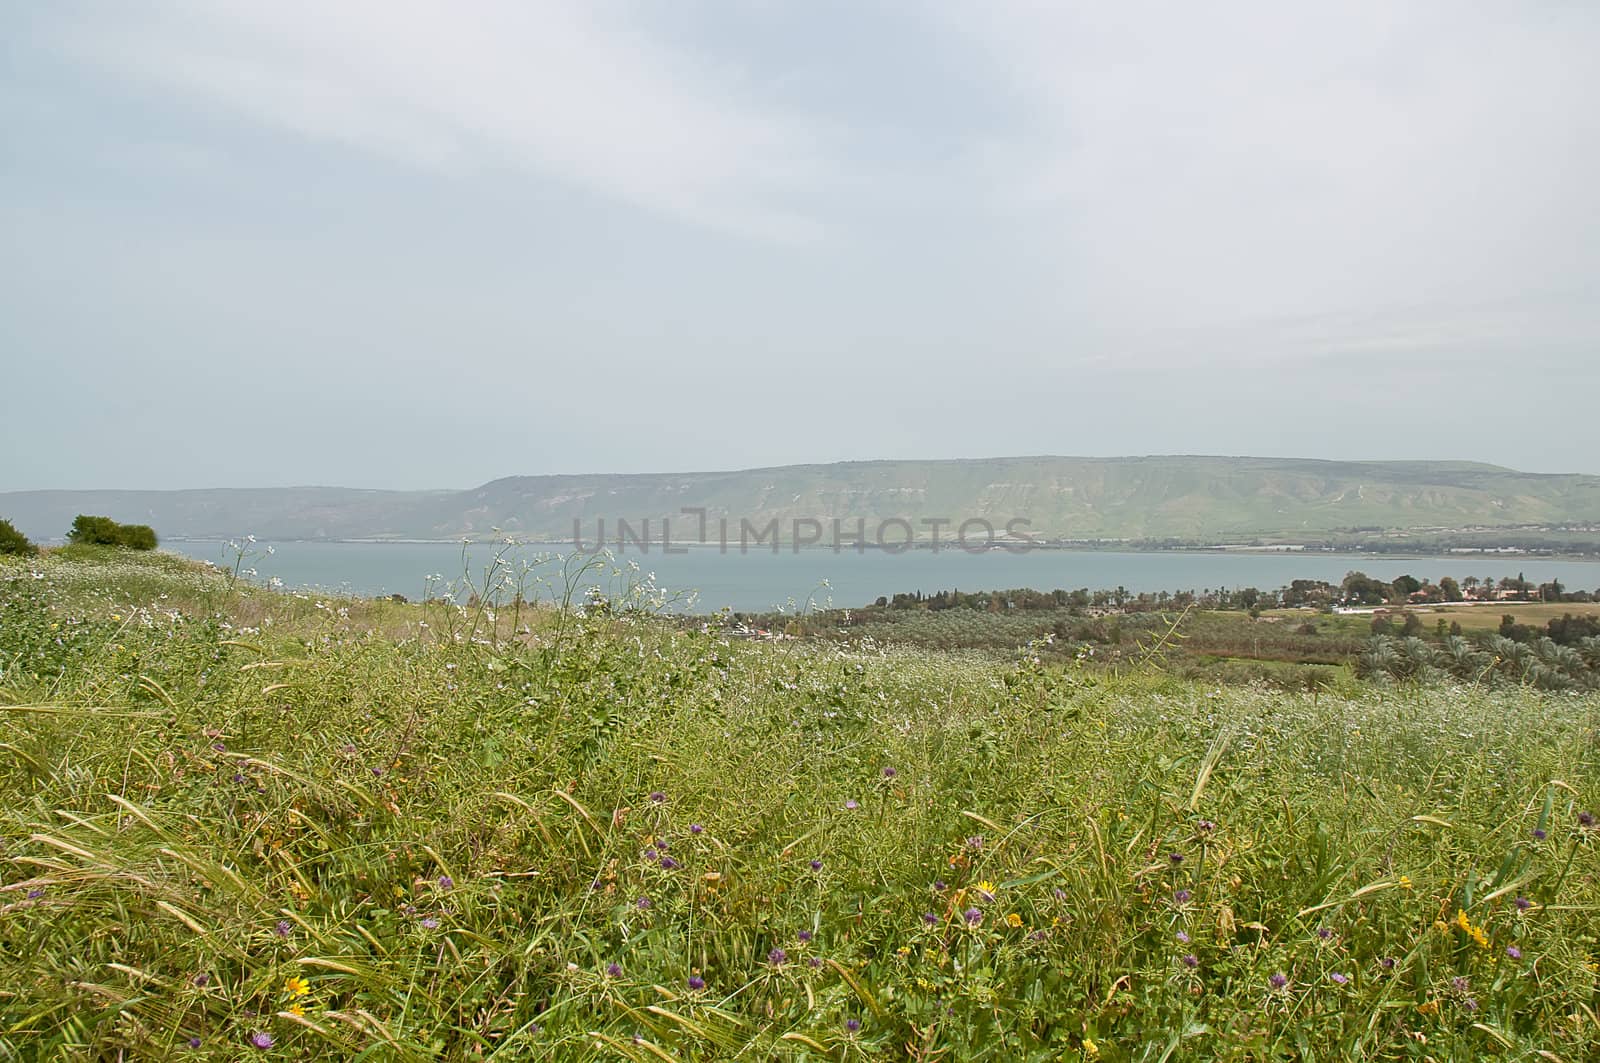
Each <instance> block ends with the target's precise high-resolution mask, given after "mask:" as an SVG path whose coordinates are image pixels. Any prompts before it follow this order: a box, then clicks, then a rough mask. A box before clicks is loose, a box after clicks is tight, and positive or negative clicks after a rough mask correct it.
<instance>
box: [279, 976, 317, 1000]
mask: <svg viewBox="0 0 1600 1063" xmlns="http://www.w3.org/2000/svg"><path fill="white" fill-rule="evenodd" d="M283 991H284V992H285V993H288V994H289V995H290V996H291V997H303V996H305V995H306V994H307V993H309V992H311V983H309V982H307V981H306V980H305V979H304V978H301V977H299V976H298V975H297V976H295V977H293V978H290V979H289V980H288V981H286V982H284V983H283Z"/></svg>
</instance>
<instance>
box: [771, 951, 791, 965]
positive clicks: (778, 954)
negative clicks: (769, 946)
mask: <svg viewBox="0 0 1600 1063" xmlns="http://www.w3.org/2000/svg"><path fill="white" fill-rule="evenodd" d="M767 962H768V963H770V964H772V966H774V967H782V966H783V965H784V964H785V963H788V962H789V954H788V953H787V952H784V951H783V950H782V949H773V950H772V951H771V952H769V953H767Z"/></svg>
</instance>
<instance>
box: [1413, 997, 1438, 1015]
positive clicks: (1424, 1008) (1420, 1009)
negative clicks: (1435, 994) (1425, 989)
mask: <svg viewBox="0 0 1600 1063" xmlns="http://www.w3.org/2000/svg"><path fill="white" fill-rule="evenodd" d="M1438 1010H1439V1002H1438V1001H1437V1000H1428V1001H1424V1002H1423V1003H1421V1004H1418V1005H1417V1014H1419V1015H1432V1014H1433V1013H1434V1012H1436V1011H1438Z"/></svg>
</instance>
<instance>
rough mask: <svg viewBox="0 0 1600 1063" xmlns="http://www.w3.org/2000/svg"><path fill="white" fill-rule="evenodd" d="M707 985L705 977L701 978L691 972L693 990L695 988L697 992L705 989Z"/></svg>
mask: <svg viewBox="0 0 1600 1063" xmlns="http://www.w3.org/2000/svg"><path fill="white" fill-rule="evenodd" d="M705 987H706V980H705V979H704V978H701V977H700V976H699V975H697V974H691V975H690V976H689V988H690V989H692V990H694V991H695V992H697V993H698V992H699V991H700V990H702V989H704V988H705Z"/></svg>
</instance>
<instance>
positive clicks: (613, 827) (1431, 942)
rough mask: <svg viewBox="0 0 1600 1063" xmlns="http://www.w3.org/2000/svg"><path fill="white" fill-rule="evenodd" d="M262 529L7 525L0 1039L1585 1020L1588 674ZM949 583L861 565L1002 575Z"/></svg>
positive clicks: (1005, 1045) (788, 1048)
mask: <svg viewBox="0 0 1600 1063" xmlns="http://www.w3.org/2000/svg"><path fill="white" fill-rule="evenodd" d="M244 565H245V560H244V558H243V557H242V556H241V558H240V561H239V564H238V565H236V566H234V567H233V568H232V569H231V570H230V569H225V568H218V567H214V566H213V567H207V566H205V565H202V564H199V563H196V562H192V561H189V560H186V559H183V558H179V557H176V556H174V555H170V554H164V553H161V552H159V551H155V552H149V553H138V552H134V551H130V550H126V549H116V548H111V547H86V546H74V547H68V548H63V549H59V550H48V551H46V552H44V553H43V554H42V555H40V556H38V557H18V558H10V557H7V558H0V720H3V721H4V724H5V731H4V739H3V741H4V747H5V750H6V756H4V757H3V758H0V1055H9V1056H16V1057H18V1058H36V1057H45V1056H54V1055H58V1054H68V1055H83V1056H89V1057H93V1058H118V1057H125V1058H134V1057H139V1058H152V1057H160V1058H165V1057H169V1056H179V1057H182V1058H198V1059H237V1058H244V1057H247V1056H248V1057H250V1058H263V1059H272V1058H283V1059H289V1058H306V1057H312V1056H316V1057H328V1058H335V1057H338V1058H351V1057H355V1056H358V1055H362V1054H365V1055H367V1056H369V1057H373V1058H394V1059H419V1060H420V1059H438V1060H469V1059H485V1058H499V1059H506V1060H512V1059H526V1058H559V1059H579V1060H581V1059H596V1060H598V1059H610V1058H626V1059H636V1060H649V1059H662V1058H674V1059H686V1060H717V1059H731V1058H761V1059H782V1060H824V1059H826V1060H840V1061H844V1060H849V1061H864V1060H870V1059H875V1058H898V1057H900V1056H903V1055H906V1054H908V1053H911V1054H920V1055H922V1056H924V1057H926V1058H946V1059H952V1060H954V1059H961V1060H996V1061H998V1060H1013V1059H1040V1060H1043V1059H1050V1060H1056V1059H1068V1060H1078V1061H1090V1060H1093V1061H1107V1063H1133V1061H1146V1060H1154V1059H1158V1058H1161V1057H1163V1056H1165V1057H1166V1058H1184V1059H1196V1060H1211V1059H1231V1060H1237V1059H1243V1058H1250V1059H1272V1058H1300V1059H1309V1058H1327V1059H1336V1058H1337V1059H1351V1058H1418V1059H1421V1058H1422V1053H1423V1052H1426V1054H1428V1055H1430V1056H1431V1057H1432V1058H1436V1059H1467V1058H1486V1057H1488V1056H1491V1055H1494V1056H1501V1057H1503V1058H1545V1059H1554V1060H1569V1061H1576V1060H1579V1059H1588V1058H1594V1057H1595V1055H1596V1053H1597V1052H1600V1019H1597V1018H1596V1015H1595V1012H1594V1000H1595V994H1596V992H1597V985H1600V945H1597V942H1596V940H1595V937H1594V927H1595V925H1596V918H1597V915H1600V828H1597V825H1596V819H1595V813H1596V811H1597V810H1600V788H1597V787H1600V772H1597V771H1596V770H1595V769H1596V762H1597V761H1596V758H1597V756H1600V752H1597V747H1596V739H1595V736H1596V734H1597V733H1600V693H1596V692H1595V691H1593V690H1588V691H1584V690H1580V689H1568V690H1559V691H1558V690H1548V689H1541V688H1536V687H1535V686H1533V685H1529V684H1522V683H1515V684H1513V683H1509V682H1508V683H1499V682H1490V681H1489V680H1488V678H1487V677H1485V676H1474V677H1470V678H1467V679H1462V678H1458V677H1455V676H1454V675H1450V674H1443V675H1441V676H1433V677H1427V676H1423V675H1421V674H1420V673H1411V674H1409V675H1401V676H1394V677H1390V678H1387V679H1384V680H1383V681H1381V682H1367V681H1364V680H1357V679H1355V678H1354V676H1353V675H1350V676H1347V677H1346V679H1345V680H1344V681H1341V682H1340V683H1338V684H1335V685H1332V686H1321V687H1314V688H1308V689H1302V690H1289V689H1284V688H1279V687H1273V686H1271V685H1264V684H1260V683H1249V684H1228V685H1217V684H1214V683H1211V682H1207V681H1203V680H1196V679H1190V678H1185V677H1183V676H1182V675H1180V674H1177V673H1176V672H1175V671H1173V670H1171V669H1169V668H1165V667H1163V666H1162V663H1161V656H1162V654H1163V653H1164V652H1165V649H1166V648H1169V647H1171V646H1173V645H1175V644H1177V643H1179V642H1181V641H1182V640H1181V639H1179V638H1178V636H1179V635H1184V634H1187V635H1189V636H1190V638H1191V640H1192V639H1193V638H1196V637H1198V636H1197V635H1196V633H1195V631H1194V629H1193V628H1192V627H1191V626H1190V625H1191V624H1192V623H1193V622H1194V621H1196V620H1199V619H1203V618H1204V617H1207V616H1214V615H1219V614H1217V613H1214V612H1209V611H1202V610H1198V609H1195V608H1192V607H1191V608H1190V609H1189V610H1188V613H1187V617H1186V618H1185V619H1184V621H1183V622H1182V623H1181V624H1177V625H1174V624H1172V623H1171V622H1168V623H1167V625H1166V626H1165V627H1164V628H1161V629H1159V630H1158V629H1154V628H1153V629H1152V632H1153V634H1152V636H1151V637H1149V638H1145V639H1143V647H1142V650H1141V651H1140V652H1139V653H1130V654H1128V655H1126V656H1125V657H1124V658H1123V659H1122V660H1121V661H1119V662H1118V663H1117V664H1116V665H1114V666H1109V667H1107V666H1102V665H1097V664H1095V663H1094V659H1093V657H1091V656H1088V655H1085V656H1081V657H1080V656H1076V655H1073V656H1065V657H1062V656H1058V655H1054V654H1051V653H1049V652H1042V651H1045V650H1047V647H1045V646H1044V645H1043V644H1042V643H1033V644H1030V645H1028V646H1025V647H1023V648H1022V649H1021V650H1020V651H1018V650H1011V651H1008V652H998V653H987V652H975V651H966V650H962V651H955V652H941V651H933V650H928V649H921V648H917V647H914V646H908V645H886V644H870V643H867V642H864V641H861V640H856V641H854V642H851V643H849V644H833V643H830V642H828V641H826V640H822V639H806V638H786V639H779V640H775V641H768V640H762V639H739V638H733V637H730V634H731V633H730V631H729V629H728V627H727V625H726V623H724V622H719V621H717V620H716V619H715V618H698V620H691V619H686V618H683V617H679V616H671V615H663V613H662V610H663V609H664V607H665V606H666V605H667V604H668V603H669V598H668V597H667V596H664V595H662V594H661V593H659V592H658V591H656V590H655V589H654V588H653V587H651V586H650V585H649V583H648V581H639V580H633V581H629V582H625V583H623V584H621V585H619V586H618V587H617V588H616V590H615V592H614V593H611V594H607V595H604V596H598V597H597V596H590V597H587V598H584V597H582V596H578V597H577V598H575V599H573V600H571V601H569V602H568V603H567V604H566V605H565V607H561V605H560V603H559V602H558V603H557V604H555V605H552V604H543V605H532V604H516V603H501V604H499V605H496V604H493V603H491V602H489V601H488V600H487V596H486V595H480V596H479V597H478V598H477V599H472V598H469V597H465V596H460V597H455V598H445V597H439V598H436V599H433V600H430V601H426V602H398V601H394V600H391V599H356V598H339V597H331V596H327V595H323V594H313V593H306V592H293V591H287V590H285V591H277V590H273V589H271V588H268V587H263V586H260V585H257V584H254V583H252V582H250V581H249V580H247V579H244V578H242V576H241V573H242V572H243V571H245V568H244ZM492 585H493V584H492V574H491V579H490V581H489V582H488V583H486V585H485V586H486V588H489V587H492ZM1389 586H1390V590H1391V591H1394V590H1395V588H1394V586H1393V584H1390V585H1389ZM1352 589H1355V590H1357V591H1359V592H1360V593H1362V594H1365V595H1368V596H1371V595H1374V594H1377V593H1379V592H1378V591H1377V590H1376V589H1375V588H1373V587H1372V586H1370V585H1368V584H1352ZM1341 590H1343V588H1341ZM1497 590H1498V588H1497ZM1007 593H1012V592H1007ZM1111 593H1113V594H1114V593H1115V592H1111ZM935 597H936V598H937V596H935ZM1043 597H1045V596H1041V602H1040V604H1042V598H1043ZM1407 598H1409V594H1407ZM902 604H903V605H905V604H906V603H904V602H902ZM943 604H946V605H948V606H949V607H948V608H941V609H938V610H934V609H933V608H932V607H931V604H930V603H929V602H928V600H927V598H926V596H924V600H923V601H922V602H916V601H915V600H914V599H913V600H912V602H911V603H910V605H909V606H908V607H906V608H902V609H899V610H891V607H890V604H889V603H886V604H885V606H884V607H883V608H884V611H885V612H889V611H896V612H898V613H900V614H903V615H905V616H923V617H935V618H947V617H951V616H957V615H963V614H967V613H971V614H972V615H974V616H977V617H979V618H984V617H991V616H992V615H993V614H989V613H987V612H986V611H985V610H986V609H987V608H988V606H987V605H985V607H984V609H970V608H968V606H969V605H971V604H974V603H972V602H971V601H967V600H963V599H960V598H958V597H957V596H956V595H954V594H947V595H946V596H945V598H944V599H943ZM1069 604H1070V603H1069ZM1257 604H1258V605H1259V602H1258V603H1257ZM922 605H927V606H928V608H926V609H923V608H914V607H911V606H922ZM1566 607H1567V608H1573V609H1576V608H1581V607H1583V603H1572V604H1570V605H1567V606H1566ZM1087 608H1090V609H1092V608H1094V604H1093V595H1092V594H1091V596H1090V603H1089V606H1088V607H1087ZM1507 608H1538V606H1536V605H1529V604H1527V603H1516V604H1514V605H1508V606H1507ZM1015 612H1016V613H1017V614H1018V615H1021V614H1023V613H1035V612H1037V610H1026V609H1021V608H1018V609H1017V610H1015ZM1168 612H1170V610H1169V611H1168ZM1149 615H1151V616H1154V615H1157V614H1149ZM1272 615H1273V614H1272V612H1271V611H1269V610H1262V611H1261V612H1260V614H1259V615H1258V616H1257V617H1254V618H1252V617H1250V615H1249V612H1248V611H1245V612H1236V613H1234V614H1233V618H1243V619H1244V620H1245V621H1247V622H1249V623H1251V624H1253V625H1255V626H1256V627H1258V628H1260V629H1262V630H1270V629H1274V628H1281V627H1285V626H1287V622H1286V621H1279V622H1276V623H1274V622H1272V621H1271V620H1270V619H1269V618H1270V617H1271V616H1272ZM789 619H790V620H791V621H799V622H804V621H807V620H809V619H811V618H810V617H809V616H807V617H790V618H789ZM1134 619H1135V617H1134V616H1133V615H1132V614H1129V615H1125V616H1109V615H1108V616H1098V617H1089V616H1085V617H1083V618H1081V620H1082V622H1084V623H1087V624H1094V623H1100V624H1103V625H1107V626H1109V625H1111V624H1113V623H1121V624H1124V625H1131V623H1132V621H1133V620H1134ZM1318 622H1319V623H1322V622H1324V621H1323V620H1319V621H1318ZM1325 622H1328V623H1341V624H1366V625H1370V624H1371V622H1372V617H1370V616H1363V617H1349V616H1345V617H1337V616H1333V615H1331V614H1328V615H1327V617H1326V621H1325ZM1124 639H1125V642H1124V645H1132V644H1134V643H1135V642H1136V639H1135V638H1134V637H1133V636H1132V633H1131V632H1130V631H1129V629H1128V628H1127V627H1124ZM1106 645H1111V644H1109V643H1108V644H1106ZM1530 652H1531V651H1530ZM1424 1045H1425V1046H1426V1047H1425V1048H1423V1047H1422V1046H1424Z"/></svg>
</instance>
